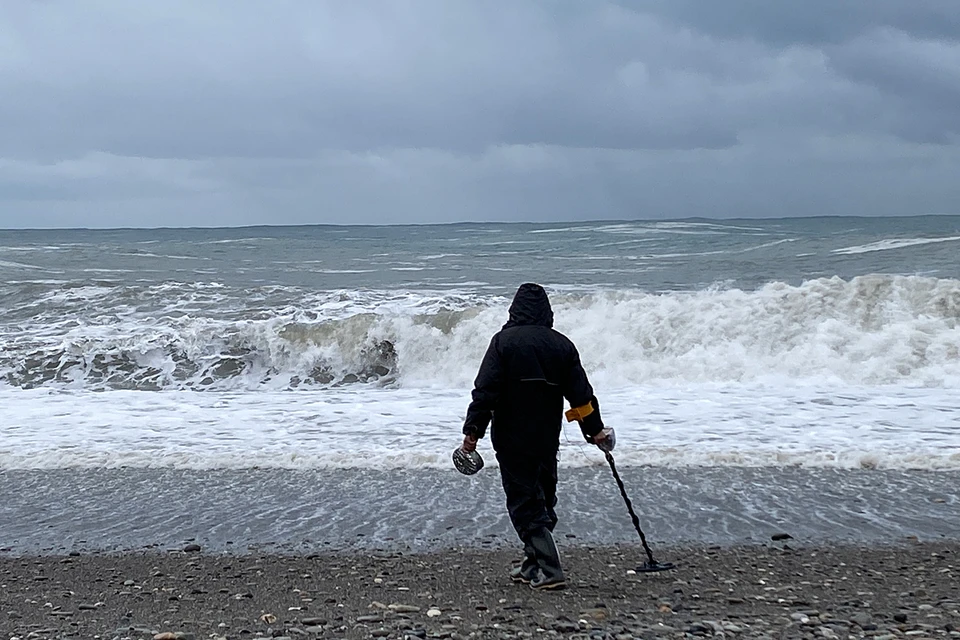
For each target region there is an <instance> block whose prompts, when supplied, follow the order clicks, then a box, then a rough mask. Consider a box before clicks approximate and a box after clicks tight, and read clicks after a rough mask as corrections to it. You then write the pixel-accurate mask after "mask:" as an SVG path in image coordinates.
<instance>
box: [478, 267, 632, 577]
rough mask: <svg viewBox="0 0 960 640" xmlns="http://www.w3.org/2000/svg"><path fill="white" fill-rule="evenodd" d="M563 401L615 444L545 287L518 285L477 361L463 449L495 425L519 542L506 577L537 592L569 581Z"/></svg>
mask: <svg viewBox="0 0 960 640" xmlns="http://www.w3.org/2000/svg"><path fill="white" fill-rule="evenodd" d="M564 398H566V399H567V401H569V402H570V406H571V407H573V408H574V409H573V411H575V412H579V413H577V414H576V415H577V416H579V417H578V418H577V419H578V422H579V423H580V428H581V430H582V431H583V435H584V437H585V438H586V439H587V441H588V442H592V443H594V444H597V445H598V446H601V447H603V446H606V447H609V448H612V444H613V438H612V435H611V434H612V429H604V426H603V421H602V420H601V418H600V406H599V403H598V402H597V399H596V397H595V396H594V394H593V388H592V387H591V386H590V382H589V381H588V380H587V374H586V372H585V371H584V370H583V366H582V365H581V364H580V355H579V354H578V353H577V348H576V347H575V346H574V344H573V342H571V341H570V339H569V338H567V337H566V336H564V335H563V334H561V333H560V332H558V331H555V330H554V329H553V310H552V309H551V308H550V301H549V300H548V299H547V293H546V291H544V290H543V287H541V286H540V285H537V284H530V283H527V284H523V285H521V286H520V288H519V289H518V290H517V293H516V296H514V299H513V303H512V304H511V305H510V320H509V321H508V322H507V323H506V324H505V325H503V328H502V329H501V330H500V331H499V332H497V334H496V335H494V336H493V339H492V340H491V341H490V346H489V347H488V348H487V352H486V354H485V355H484V357H483V362H482V363H481V364H480V371H479V373H478V374H477V379H476V381H475V383H474V390H473V401H472V402H471V403H470V406H469V408H468V409H467V417H466V420H465V421H464V426H463V433H464V440H463V445H462V448H463V449H464V450H465V451H473V450H475V449H476V445H477V440H478V439H480V438H482V437H483V436H484V433H485V431H486V428H487V425H488V424H490V423H491V422H492V427H491V440H492V443H493V448H494V450H495V451H496V453H497V461H498V462H499V463H500V476H501V479H502V481H503V490H504V493H506V497H507V510H508V511H509V513H510V521H511V522H512V523H513V526H514V528H515V529H516V531H517V535H518V536H519V537H520V540H521V541H522V542H523V544H524V560H523V563H522V564H521V565H520V567H518V568H515V569H514V570H513V571H512V572H511V577H512V578H513V579H514V580H515V581H517V582H524V583H530V585H531V586H532V587H534V588H536V589H562V588H563V587H564V586H565V584H566V583H565V579H564V575H563V568H562V567H561V565H560V556H559V553H558V552H557V547H556V544H555V543H554V540H553V536H552V534H551V532H552V531H553V529H554V527H555V526H556V524H557V514H556V512H555V511H554V507H555V506H556V504H557V492H556V490H557V452H558V450H559V448H560V431H561V429H562V416H563V400H564Z"/></svg>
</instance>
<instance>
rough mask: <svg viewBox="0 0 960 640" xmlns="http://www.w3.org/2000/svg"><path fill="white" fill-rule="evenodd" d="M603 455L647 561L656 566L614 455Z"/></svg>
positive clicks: (604, 453) (606, 453) (605, 452)
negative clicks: (638, 535) (618, 471)
mask: <svg viewBox="0 0 960 640" xmlns="http://www.w3.org/2000/svg"><path fill="white" fill-rule="evenodd" d="M603 455H604V456H605V457H606V459H607V464H609V465H610V471H612V472H613V478H614V480H616V481H617V487H619V488H620V495H621V496H622V497H623V501H624V503H625V504H626V505H627V511H629V512H630V518H631V519H632V520H633V528H634V529H636V530H637V533H638V534H640V542H641V543H642V544H643V550H644V551H646V552H647V559H648V560H650V564H651V565H656V564H657V561H656V560H654V559H653V552H652V551H650V545H648V544H647V536H645V535H643V529H641V528H640V518H638V517H637V514H636V512H635V511H634V510H633V503H631V502H630V498H629V497H627V490H626V488H624V486H623V480H621V479H620V474H619V473H617V465H616V463H615V462H614V461H613V454H612V453H610V452H609V451H604V452H603Z"/></svg>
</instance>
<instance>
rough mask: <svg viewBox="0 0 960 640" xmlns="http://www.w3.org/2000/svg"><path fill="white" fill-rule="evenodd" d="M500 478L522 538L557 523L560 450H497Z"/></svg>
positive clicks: (551, 528)
mask: <svg viewBox="0 0 960 640" xmlns="http://www.w3.org/2000/svg"><path fill="white" fill-rule="evenodd" d="M497 461H498V462H499V463H500V479H501V480H502V481H503V492H504V493H505V494H506V495H507V511H508V512H509V513H510V522H512V523H513V528H514V529H516V531H517V535H518V536H520V540H521V541H522V542H524V543H526V542H527V541H528V540H529V538H530V534H532V533H533V532H535V531H537V530H538V529H541V528H543V527H546V528H547V529H549V530H550V531H553V528H554V527H555V526H556V525H557V513H556V511H554V507H556V506H557V454H556V452H553V453H548V454H546V455H527V454H514V453H506V452H503V453H501V452H498V453H497Z"/></svg>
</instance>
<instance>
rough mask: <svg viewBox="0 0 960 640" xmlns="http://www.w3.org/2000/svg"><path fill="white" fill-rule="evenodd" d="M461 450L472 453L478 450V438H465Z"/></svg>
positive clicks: (468, 436)
mask: <svg viewBox="0 0 960 640" xmlns="http://www.w3.org/2000/svg"><path fill="white" fill-rule="evenodd" d="M460 448H461V449H463V450H464V451H466V452H467V453H470V452H472V451H476V450H477V437H476V436H470V435H467V436H463V444H462V445H460Z"/></svg>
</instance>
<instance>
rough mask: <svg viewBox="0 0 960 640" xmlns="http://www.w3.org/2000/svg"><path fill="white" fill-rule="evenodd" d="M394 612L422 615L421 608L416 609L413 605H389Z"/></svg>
mask: <svg viewBox="0 0 960 640" xmlns="http://www.w3.org/2000/svg"><path fill="white" fill-rule="evenodd" d="M387 606H388V608H389V609H391V610H392V611H396V612H397V613H420V607H416V606H414V605H412V604H396V603H394V604H391V605H387Z"/></svg>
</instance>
